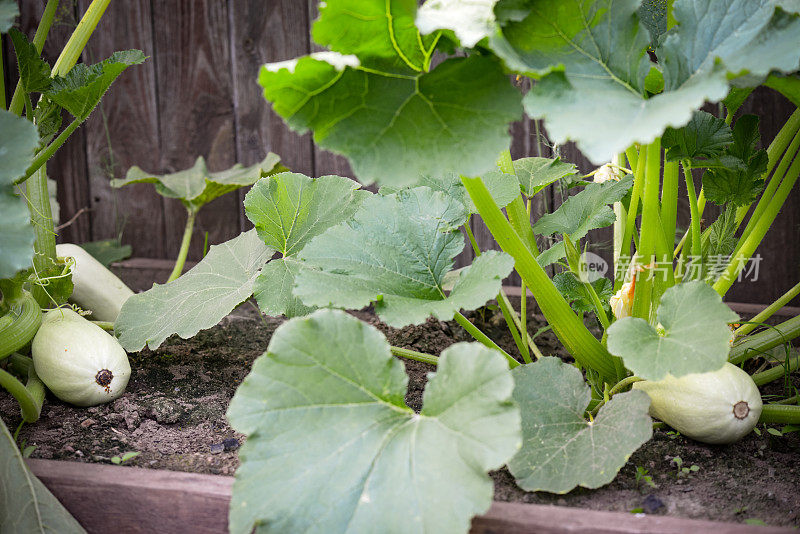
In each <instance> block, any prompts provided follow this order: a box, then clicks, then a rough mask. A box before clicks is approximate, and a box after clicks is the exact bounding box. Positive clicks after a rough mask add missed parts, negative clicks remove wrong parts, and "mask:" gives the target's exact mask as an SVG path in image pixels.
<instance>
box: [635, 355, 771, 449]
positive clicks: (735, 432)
mask: <svg viewBox="0 0 800 534" xmlns="http://www.w3.org/2000/svg"><path fill="white" fill-rule="evenodd" d="M633 387H634V389H640V390H642V391H644V392H646V393H647V394H648V395H649V396H650V400H651V404H650V415H652V416H653V417H655V418H657V419H661V420H662V421H664V422H665V423H667V424H668V425H669V426H671V427H672V428H674V429H675V430H677V431H678V432H680V433H681V434H683V435H685V436H688V437H690V438H692V439H695V440H697V441H701V442H703V443H711V444H717V445H721V444H726V443H733V442H734V441H737V440H739V439H741V438H742V437H744V436H746V435H747V434H748V433H750V431H751V430H752V429H753V427H754V426H755V425H756V423H757V422H758V418H759V416H760V415H761V408H762V401H761V395H760V394H759V392H758V387H757V386H756V385H755V383H754V382H753V379H752V378H750V375H748V374H747V373H746V372H744V371H742V370H741V369H739V368H738V367H736V366H735V365H733V364H730V363H726V364H725V365H724V366H723V367H722V369H720V370H719V371H713V372H710V373H696V374H690V375H685V376H682V377H680V378H675V377H673V376H667V378H665V379H664V380H659V381H657V382H653V381H644V382H636V383H635V384H634V385H633Z"/></svg>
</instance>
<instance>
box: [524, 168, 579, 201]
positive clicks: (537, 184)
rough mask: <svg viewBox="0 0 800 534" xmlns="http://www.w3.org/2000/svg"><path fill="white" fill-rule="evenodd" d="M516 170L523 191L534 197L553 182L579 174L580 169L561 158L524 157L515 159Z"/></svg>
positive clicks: (526, 194)
mask: <svg viewBox="0 0 800 534" xmlns="http://www.w3.org/2000/svg"><path fill="white" fill-rule="evenodd" d="M514 172H515V173H516V175H517V179H518V180H519V184H520V186H521V187H522V192H523V193H525V196H528V197H532V196H534V195H535V194H536V193H538V192H539V191H541V190H542V189H544V188H545V187H547V186H548V185H550V184H552V183H553V182H555V181H557V180H560V179H562V178H566V177H567V176H573V175H575V174H577V173H578V169H577V167H575V165H573V164H572V163H567V162H565V161H561V159H560V158H555V159H550V158H522V159H518V160H515V161H514Z"/></svg>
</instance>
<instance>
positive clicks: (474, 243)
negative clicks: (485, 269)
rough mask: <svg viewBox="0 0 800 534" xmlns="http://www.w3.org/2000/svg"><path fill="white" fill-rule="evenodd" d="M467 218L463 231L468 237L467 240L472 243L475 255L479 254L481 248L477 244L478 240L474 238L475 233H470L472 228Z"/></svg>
mask: <svg viewBox="0 0 800 534" xmlns="http://www.w3.org/2000/svg"><path fill="white" fill-rule="evenodd" d="M469 220H470V218H469V217H468V218H467V222H466V223H464V231H465V232H466V233H467V238H469V242H470V244H471V245H472V251H473V252H474V253H475V257H478V256H480V255H481V248H480V247H479V246H478V242H477V241H476V240H475V235H474V234H473V233H472V228H470V227H469Z"/></svg>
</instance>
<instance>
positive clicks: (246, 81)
mask: <svg viewBox="0 0 800 534" xmlns="http://www.w3.org/2000/svg"><path fill="white" fill-rule="evenodd" d="M88 3H89V2H88V0H62V2H61V7H60V8H59V9H60V11H59V14H58V17H57V23H56V25H55V26H54V29H53V31H52V32H51V38H50V40H49V41H48V45H47V46H46V48H45V51H44V54H45V56H46V57H47V59H48V60H49V61H50V62H52V61H53V60H54V59H55V57H54V56H55V54H57V52H58V50H60V47H61V46H62V45H63V43H64V42H66V39H67V38H68V36H69V34H70V33H71V31H72V29H73V28H74V26H75V21H76V20H77V16H78V14H79V13H83V12H84V11H85V9H86V7H87V5H88ZM43 7H44V0H20V9H21V12H22V14H21V17H20V26H21V29H22V30H23V31H24V32H26V33H27V34H28V36H29V37H32V35H33V32H34V31H35V26H36V21H37V20H38V17H39V16H40V14H41V12H42V10H43ZM315 16H316V1H314V0H227V1H226V0H124V1H123V0H114V1H112V2H111V5H110V7H109V8H108V10H107V12H106V14H105V16H104V18H103V20H102V21H101V23H100V25H99V27H98V29H97V31H96V32H95V34H94V36H93V37H92V39H91V41H90V43H89V46H88V47H87V49H86V52H85V54H84V57H83V60H84V61H88V62H95V61H98V60H100V59H103V58H105V57H107V56H109V55H110V54H111V53H112V52H113V51H114V50H118V49H126V48H137V49H140V50H143V51H144V52H145V54H146V55H147V56H149V59H148V60H147V61H146V62H145V64H143V65H139V66H135V67H133V68H131V69H129V70H128V71H126V72H125V73H124V74H123V75H122V76H121V77H120V79H119V80H118V81H117V82H116V83H115V84H114V86H113V87H112V89H111V91H110V92H109V93H108V94H107V95H106V97H105V99H104V100H103V104H102V107H101V108H100V109H98V110H97V111H95V113H94V114H93V115H92V117H90V119H89V120H88V121H87V123H86V124H85V125H84V126H83V127H82V128H81V129H79V130H78V132H77V133H76V134H74V135H73V136H72V138H71V139H70V141H69V142H68V143H67V144H66V145H65V146H64V147H63V148H62V150H61V151H60V152H59V153H58V155H57V156H56V158H54V159H53V160H52V161H51V162H50V164H49V174H50V176H51V177H53V178H55V179H56V180H57V182H58V186H59V191H58V199H59V202H60V205H61V220H62V222H63V221H67V220H69V219H71V218H72V217H74V216H75V215H76V214H78V213H79V212H80V214H79V215H77V217H76V218H75V220H74V222H72V224H71V225H69V226H67V227H66V228H64V229H63V230H62V231H61V233H60V239H61V240H64V241H70V242H78V243H80V242H85V241H91V240H98V239H104V238H110V237H114V236H116V235H118V234H120V233H121V235H122V241H123V242H124V243H129V244H131V245H132V246H133V250H134V255H135V256H140V257H149V258H172V257H174V256H175V255H176V254H177V250H178V247H179V243H180V239H181V235H182V232H183V225H184V221H185V210H184V209H183V207H182V206H181V205H180V203H179V202H177V201H175V200H170V199H162V198H161V197H159V196H158V195H157V194H156V193H155V192H154V190H153V187H152V186H150V185H137V186H132V187H128V188H125V189H123V190H114V189H112V188H111V187H110V186H109V183H108V182H109V180H110V179H111V178H113V177H123V176H124V175H125V172H126V170H127V169H128V168H129V167H130V166H132V165H138V166H140V167H142V168H143V169H145V170H148V171H152V172H155V173H159V174H162V173H167V172H174V171H177V170H180V169H184V168H187V167H189V166H191V165H192V163H193V162H194V159H195V158H196V157H197V156H198V155H203V156H204V157H205V158H206V160H207V162H208V165H209V167H210V168H211V170H221V169H224V168H227V167H229V166H231V165H233V164H234V163H236V162H239V163H243V164H246V165H247V164H252V163H255V162H257V161H259V160H260V159H262V158H263V157H264V155H265V154H266V153H267V152H268V151H272V152H275V153H277V154H279V155H280V156H281V158H282V161H283V163H284V164H285V165H286V166H288V167H289V168H291V169H293V170H295V171H297V172H302V173H304V174H307V175H309V176H320V175H324V174H340V175H345V176H352V173H351V171H350V168H349V166H348V164H347V162H346V161H345V160H344V159H343V158H341V157H338V156H335V155H333V154H331V153H329V152H325V151H322V150H320V149H318V148H317V147H315V146H314V144H313V142H312V140H311V137H310V136H309V135H304V136H298V135H296V134H294V133H292V132H291V131H289V130H288V128H286V127H285V126H284V124H283V122H282V120H281V119H280V118H279V117H278V116H277V115H275V114H274V113H273V112H272V111H271V109H270V107H269V106H268V104H267V103H266V101H265V100H264V98H263V97H262V94H261V89H260V87H259V86H258V84H257V82H256V78H257V73H258V70H259V67H260V65H261V64H263V63H266V62H272V61H279V60H284V59H289V58H293V57H296V56H300V55H303V54H307V53H309V52H310V51H313V50H314V45H313V43H311V41H310V38H309V30H310V27H311V24H312V22H313V20H314V18H315ZM3 44H4V47H3V49H4V51H5V57H4V60H5V66H6V68H5V72H6V73H7V83H8V84H10V83H12V81H13V79H14V75H15V72H16V65H15V63H14V59H13V54H12V53H10V52H9V49H10V43H9V42H8V41H6V42H4V43H3ZM7 94H9V93H8V92H7ZM792 110H793V106H792V105H791V104H790V103H788V102H787V101H786V100H785V99H783V97H781V96H780V95H777V94H774V93H771V92H768V91H766V90H764V91H762V90H758V91H756V92H755V93H754V95H752V96H751V98H750V99H749V100H748V102H747V103H746V104H745V106H744V109H743V111H744V112H752V113H757V114H759V115H760V116H761V117H762V123H761V129H762V134H763V137H764V139H765V140H770V139H772V137H773V136H774V135H775V133H776V132H777V130H778V128H779V127H780V126H781V125H782V123H783V122H784V121H785V119H786V118H787V117H788V116H789V114H790V113H791V111H792ZM512 132H513V139H514V140H513V145H512V150H511V152H512V155H513V157H514V158H519V157H523V156H530V155H543V156H552V155H553V151H554V149H553V147H552V146H550V144H549V143H548V142H547V140H546V137H545V135H544V131H543V129H542V128H539V127H537V124H536V122H534V121H531V120H529V119H525V120H522V121H520V122H518V123H515V124H514V125H513V128H512ZM539 133H541V135H537V134H539ZM557 150H558V151H559V154H560V155H561V157H562V158H563V159H565V160H566V161H570V162H573V163H576V164H577V165H578V166H579V167H580V168H581V170H583V171H589V170H591V168H592V166H591V164H589V162H588V161H587V160H586V159H585V158H584V157H583V156H582V155H581V154H580V153H579V152H578V151H577V150H576V149H575V148H574V147H573V146H571V145H565V146H562V147H560V148H559V149H557ZM550 189H551V190H548V191H546V192H544V194H542V195H540V197H541V198H540V199H539V200H538V202H537V205H536V206H535V212H536V213H541V212H542V210H544V209H552V208H553V207H554V206H557V205H558V204H559V203H560V201H561V198H562V192H561V191H558V190H554V189H553V188H550ZM243 195H244V192H241V191H240V192H238V193H233V194H229V195H227V196H224V197H222V198H220V199H217V200H216V201H214V202H212V203H211V204H210V205H208V206H207V207H205V208H203V210H202V212H201V214H200V215H199V217H198V220H197V223H196V225H195V240H194V243H193V246H192V249H191V252H190V259H197V258H198V257H199V256H200V254H201V253H202V246H203V241H204V239H203V237H204V236H205V235H206V233H207V235H208V241H209V243H211V244H214V243H220V242H222V241H225V240H227V239H229V238H232V237H234V236H235V235H237V234H238V233H239V232H241V231H242V230H245V229H247V228H249V227H250V224H249V221H248V220H247V218H246V217H245V216H244V212H243V210H242V203H241V201H242V198H243ZM684 208H685V209H683V211H682V213H681V214H680V217H679V224H683V225H684V227H685V225H686V224H687V221H688V206H684ZM536 213H535V214H534V216H536ZM707 213H708V214H709V215H713V214H714V212H713V210H709V211H707ZM706 220H707V221H708V220H710V219H706ZM472 225H473V229H474V233H475V235H476V238H477V239H478V241H479V243H480V244H481V245H482V247H484V248H495V247H496V245H495V244H494V242H493V240H492V238H491V236H490V235H489V234H488V232H487V231H486V230H485V229H484V227H483V225H482V224H481V222H480V221H479V220H477V218H476V219H475V220H473V221H472ZM798 237H800V194H799V193H798V191H797V189H795V191H794V192H793V193H792V196H791V198H790V200H789V201H788V202H787V205H786V207H785V208H784V210H783V212H782V213H781V215H780V217H779V219H778V221H777V222H776V225H775V227H774V228H773V229H772V231H771V233H770V235H769V237H768V239H767V241H766V242H765V243H764V244H762V246H761V248H760V249H759V250H758V253H759V254H760V255H761V257H762V258H763V259H762V261H761V262H760V265H759V267H760V272H759V276H758V280H757V281H748V282H746V283H741V284H737V285H736V286H735V288H734V289H733V290H732V291H731V292H730V293H729V298H730V299H731V300H737V301H742V302H769V301H771V300H772V299H774V298H775V297H777V296H778V295H780V294H781V293H783V292H784V291H786V289H788V288H789V287H791V286H792V285H794V284H795V283H797V281H798V279H799V278H800V267H799V266H800V240H799V239H798ZM590 239H591V240H592V242H593V243H595V244H596V250H598V251H599V252H600V253H601V255H605V256H608V251H607V249H605V250H604V249H603V246H602V245H603V242H604V241H606V242H607V241H608V240H609V239H610V233H609V232H608V231H597V232H594V233H593V234H591V235H590ZM471 259H472V252H471V250H469V247H467V250H465V252H464V253H462V255H461V256H459V258H458V264H459V265H464V264H468V263H469V262H470V261H471ZM510 282H511V283H515V282H516V283H518V279H514V278H512V279H511V280H510ZM795 303H797V301H795Z"/></svg>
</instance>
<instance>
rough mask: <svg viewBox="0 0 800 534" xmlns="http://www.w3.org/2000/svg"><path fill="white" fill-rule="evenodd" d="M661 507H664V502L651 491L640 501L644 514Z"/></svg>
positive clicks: (654, 511)
mask: <svg viewBox="0 0 800 534" xmlns="http://www.w3.org/2000/svg"><path fill="white" fill-rule="evenodd" d="M661 508H664V503H663V502H662V501H661V499H659V498H658V497H656V496H655V495H653V494H652V493H651V494H650V495H648V496H647V497H645V498H644V500H643V501H642V510H644V513H646V514H654V513H656V512H657V511H658V510H659V509H661Z"/></svg>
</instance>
